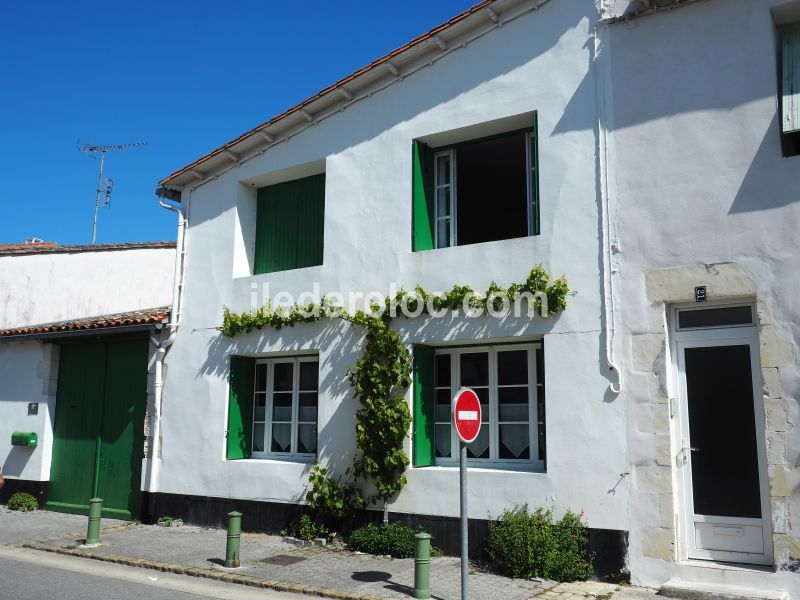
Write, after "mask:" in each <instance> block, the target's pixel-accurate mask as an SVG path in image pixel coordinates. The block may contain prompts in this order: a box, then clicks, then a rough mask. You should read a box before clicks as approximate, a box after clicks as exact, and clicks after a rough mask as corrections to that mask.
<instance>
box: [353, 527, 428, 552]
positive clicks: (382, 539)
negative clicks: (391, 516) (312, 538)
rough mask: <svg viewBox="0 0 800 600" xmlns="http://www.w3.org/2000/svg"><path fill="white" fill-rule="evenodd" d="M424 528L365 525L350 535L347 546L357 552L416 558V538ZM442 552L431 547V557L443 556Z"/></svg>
mask: <svg viewBox="0 0 800 600" xmlns="http://www.w3.org/2000/svg"><path fill="white" fill-rule="evenodd" d="M423 531H424V530H423V528H422V527H417V528H416V529H412V528H411V527H407V526H406V525H402V524H401V523H384V524H383V525H373V524H372V523H370V524H369V525H365V526H364V527H359V528H358V529H356V530H355V531H353V533H351V534H350V538H349V539H348V540H347V545H348V547H349V548H350V549H351V550H354V551H356V552H366V553H367V554H377V555H380V556H385V555H391V556H393V557H394V558H412V557H413V556H414V536H415V535H416V534H417V533H422V532H423ZM441 554H442V551H441V550H440V549H438V548H435V547H431V556H441Z"/></svg>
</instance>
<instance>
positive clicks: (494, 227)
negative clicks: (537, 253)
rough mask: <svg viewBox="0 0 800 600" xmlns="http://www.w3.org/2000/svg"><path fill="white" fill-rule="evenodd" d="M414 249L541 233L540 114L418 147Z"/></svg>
mask: <svg viewBox="0 0 800 600" xmlns="http://www.w3.org/2000/svg"><path fill="white" fill-rule="evenodd" d="M413 158H414V173H413V178H414V179H413V191H414V198H413V220H414V227H413V249H414V250H429V249H431V248H447V247H449V246H464V245H467V244H476V243H480V242H492V241H497V240H506V239H511V238H519V237H525V236H529V235H536V234H538V233H539V176H538V171H539V169H538V140H537V118H536V113H533V115H532V119H531V125H530V127H527V128H525V129H516V130H513V131H510V132H504V133H499V134H494V135H491V136H488V137H480V138H473V139H468V140H465V141H459V142H455V143H450V144H446V145H442V146H431V145H429V144H426V143H425V142H423V141H421V140H415V141H414V147H413Z"/></svg>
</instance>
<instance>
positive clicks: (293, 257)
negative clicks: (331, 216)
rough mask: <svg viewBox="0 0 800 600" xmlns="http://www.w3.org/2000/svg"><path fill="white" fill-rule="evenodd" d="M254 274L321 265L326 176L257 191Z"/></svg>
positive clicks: (271, 186) (315, 176)
mask: <svg viewBox="0 0 800 600" xmlns="http://www.w3.org/2000/svg"><path fill="white" fill-rule="evenodd" d="M257 202H258V205H257V213H256V248H255V257H254V265H253V274H254V275H259V274H261V273H274V272H275V271H286V270H288V269H299V268H302V267H312V266H314V265H321V264H322V249H323V245H324V224H325V174H324V173H322V174H320V175H312V176H311V177H304V178H302V179H295V180H294V181H286V182H284V183H278V184H275V185H270V186H267V187H263V188H260V189H259V190H258V199H257Z"/></svg>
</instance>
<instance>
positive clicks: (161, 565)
mask: <svg viewBox="0 0 800 600" xmlns="http://www.w3.org/2000/svg"><path fill="white" fill-rule="evenodd" d="M123 527H125V526H123ZM120 529H121V528H109V529H108V530H103V531H109V532H111V531H112V530H113V531H117V530H120ZM63 537H67V536H63ZM59 539H61V538H59ZM17 546H19V547H21V548H27V549H28V550H38V551H40V552H52V553H55V554H63V555H65V556H76V557H79V558H91V559H94V560H99V561H103V562H110V563H116V564H120V565H125V566H128V567H139V568H141V569H154V570H156V571H162V572H164V573H175V574H176V575H188V576H190V577H200V578H206V579H215V580H217V581H225V582H228V583H236V584H239V585H247V586H250V587H257V588H262V589H269V590H275V591H277V592H294V593H297V594H306V595H309V596H320V597H323V598H335V599H336V600H392V599H390V598H388V597H387V596H375V595H373V594H357V593H353V592H343V591H341V590H334V589H331V588H321V587H313V586H310V585H305V584H302V583H289V582H287V581H278V580H275V579H262V578H260V577H254V576H252V575H240V574H239V573H229V572H227V571H220V570H217V569H210V568H209V569H205V568H202V567H185V566H183V565H177V564H173V563H165V562H160V561H157V560H146V559H143V558H128V557H127V556H118V555H115V554H95V553H94V552H90V551H88V550H80V549H77V548H62V547H59V546H49V545H47V544H42V543H39V542H23V543H21V544H17Z"/></svg>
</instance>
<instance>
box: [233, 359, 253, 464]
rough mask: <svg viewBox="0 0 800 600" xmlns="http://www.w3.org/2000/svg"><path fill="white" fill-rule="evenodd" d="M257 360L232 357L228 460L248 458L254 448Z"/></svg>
mask: <svg viewBox="0 0 800 600" xmlns="http://www.w3.org/2000/svg"><path fill="white" fill-rule="evenodd" d="M254 380H255V360H254V359H252V358H247V357H244V356H231V372H230V388H231V389H230V396H229V398H228V431H227V438H228V442H227V452H226V456H227V457H228V460H234V459H237V458H248V457H249V456H250V449H251V448H252V447H253V384H254Z"/></svg>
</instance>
